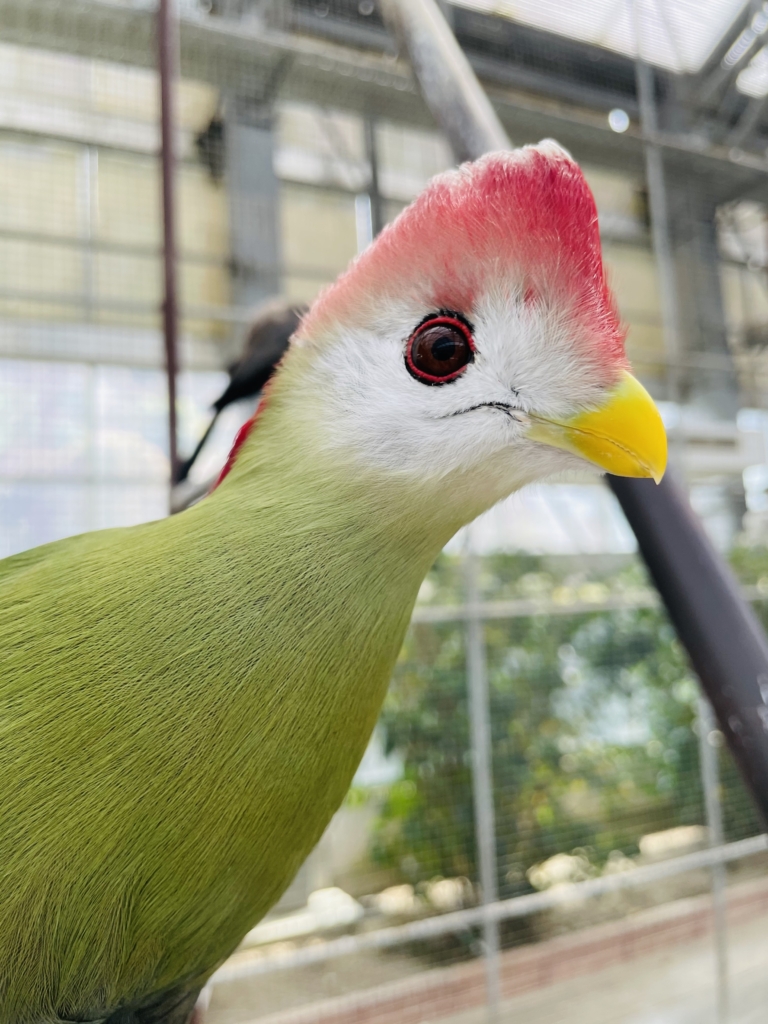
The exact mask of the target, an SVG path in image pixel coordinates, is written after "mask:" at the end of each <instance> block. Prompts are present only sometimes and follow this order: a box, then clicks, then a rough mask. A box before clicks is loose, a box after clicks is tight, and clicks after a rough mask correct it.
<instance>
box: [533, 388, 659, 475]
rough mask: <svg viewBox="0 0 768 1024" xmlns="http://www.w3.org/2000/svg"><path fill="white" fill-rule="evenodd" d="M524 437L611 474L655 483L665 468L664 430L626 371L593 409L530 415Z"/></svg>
mask: <svg viewBox="0 0 768 1024" xmlns="http://www.w3.org/2000/svg"><path fill="white" fill-rule="evenodd" d="M528 437H530V438H531V439H532V440H534V441H540V442H541V443H542V444H548V445H552V446H553V447H554V448H562V449H563V450H564V451H567V452H572V453H573V454H574V455H579V456H581V458H582V459H586V460H587V461H588V462H592V463H594V464H595V465H596V466H599V467H600V468H601V469H604V470H606V471H607V472H608V473H613V474H614V475H615V476H649V477H653V479H654V480H655V481H656V483H658V482H659V481H660V480H661V478H662V477H663V476H664V470H665V469H666V467H667V435H666V433H665V431H664V424H663V423H662V422H661V416H660V415H659V410H658V409H657V408H656V406H655V405H654V402H653V399H652V398H651V396H650V395H649V394H648V392H647V391H646V390H645V388H644V387H643V385H642V384H641V383H640V382H639V381H638V380H636V379H635V378H634V377H633V376H632V374H631V373H627V372H626V371H625V372H623V373H622V376H621V380H620V381H619V383H618V385H617V386H616V387H615V388H614V389H613V390H612V391H611V392H610V393H609V395H608V397H607V399H606V401H605V402H604V403H603V404H602V405H600V406H599V407H598V408H597V409H592V410H590V411H589V412H580V413H579V414H578V415H577V416H574V417H573V418H572V419H569V420H563V421H558V420H550V419H544V418H543V417H538V416H535V415H532V416H531V426H530V428H529V429H528Z"/></svg>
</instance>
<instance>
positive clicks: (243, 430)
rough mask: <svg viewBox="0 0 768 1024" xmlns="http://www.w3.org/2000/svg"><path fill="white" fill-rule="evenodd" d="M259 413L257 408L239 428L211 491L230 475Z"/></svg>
mask: <svg viewBox="0 0 768 1024" xmlns="http://www.w3.org/2000/svg"><path fill="white" fill-rule="evenodd" d="M258 415H259V410H258V409H257V410H256V412H255V413H254V414H253V416H251V418H250V419H249V420H246V421H245V423H244V424H243V425H242V427H240V429H239V430H238V432H237V434H236V435H235V440H234V442H233V444H232V447H231V448H230V449H229V455H228V456H227V461H226V462H225V463H224V468H223V469H222V471H221V472H220V473H219V475H218V477H217V479H216V483H215V484H214V485H213V487H212V488H211V490H210V491H209V493H212V492H213V491H215V490H216V488H217V487H218V486H219V484H220V483H221V482H222V481H223V480H225V479H226V478H227V477H228V476H229V472H230V470H231V469H232V467H233V466H234V464H235V459H236V458H237V456H238V454H239V452H240V449H241V448H242V447H243V445H244V444H245V442H246V441H247V439H248V435H249V434H250V432H251V431H252V430H253V428H254V425H255V423H256V417H257V416H258Z"/></svg>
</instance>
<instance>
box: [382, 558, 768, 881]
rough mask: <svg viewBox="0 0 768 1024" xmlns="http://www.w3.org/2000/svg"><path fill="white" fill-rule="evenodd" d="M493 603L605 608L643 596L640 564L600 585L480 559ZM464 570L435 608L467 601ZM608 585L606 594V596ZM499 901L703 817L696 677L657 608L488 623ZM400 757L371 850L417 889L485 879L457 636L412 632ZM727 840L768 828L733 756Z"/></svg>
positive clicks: (393, 696) (396, 711)
mask: <svg viewBox="0 0 768 1024" xmlns="http://www.w3.org/2000/svg"><path fill="white" fill-rule="evenodd" d="M483 572H484V578H483V589H484V592H485V593H486V594H492V595H493V596H494V597H497V596H499V595H503V596H504V597H524V598H528V599H534V600H536V599H538V600H542V603H543V601H544V600H547V601H552V600H557V599H560V600H562V599H564V598H566V599H567V598H570V599H571V600H574V599H577V598H581V599H582V600H584V599H587V600H589V599H592V600H595V599H596V598H597V599H600V598H601V597H605V596H607V595H609V594H615V593H624V594H626V593H627V592H631V591H632V590H635V591H636V590H638V589H644V588H646V587H647V582H646V579H645V577H644V574H643V572H642V570H641V568H640V567H639V566H638V565H637V564H636V563H634V562H629V563H627V562H626V561H625V564H624V565H623V566H620V567H618V569H617V568H616V567H615V566H613V567H611V566H609V567H608V568H607V570H606V572H604V573H603V574H602V576H598V575H595V574H594V573H592V574H591V575H590V576H586V575H585V574H584V573H583V572H579V571H574V566H573V563H572V562H561V563H559V564H558V563H557V562H555V561H553V560H551V559H550V560H546V561H545V560H542V559H536V558H531V557H529V556H517V555H497V556H494V557H491V558H486V559H484V561H483ZM459 581H460V573H459V571H458V565H457V560H456V559H453V558H451V557H449V556H446V555H444V556H443V557H442V558H441V560H440V561H439V562H438V564H437V565H436V566H435V568H434V570H433V572H432V573H431V575H430V577H429V578H428V580H427V583H426V585H425V591H424V595H425V596H426V598H427V600H429V601H432V602H439V603H441V604H444V603H454V604H455V603H458V602H459V601H460V582H459ZM596 588H597V589H596ZM485 635H486V644H487V652H488V668H489V681H490V689H491V719H492V737H493V770H494V781H495V799H496V818H497V821H496V825H497V855H498V864H499V882H500V889H501V895H502V896H503V897H505V896H512V895H516V894H519V893H521V892H526V891H530V885H529V883H528V881H527V871H528V869H529V868H530V867H531V866H532V865H533V864H535V863H538V862H540V861H542V860H545V859H546V858H548V857H550V856H552V855H553V854H555V853H558V852H563V851H564V852H572V851H577V852H580V853H582V854H583V855H585V856H586V857H587V858H588V859H589V860H590V862H591V863H592V864H593V865H594V866H595V867H596V868H599V867H601V866H602V865H603V863H604V862H605V861H606V859H607V858H608V856H609V855H610V853H611V851H614V850H618V851H621V852H623V853H625V854H632V853H636V852H637V849H638V848H637V842H638V839H639V838H640V836H642V835H643V834H645V833H648V832H653V831H657V830H661V829H667V828H672V827H674V826H676V825H687V824H694V823H702V822H703V820H704V812H703V801H702V792H701V782H700V776H699V763H698V738H697V735H696V732H695V726H696V696H697V687H696V683H695V679H694V677H693V676H692V673H691V671H690V669H689V668H688V665H687V661H686V658H685V654H684V652H683V650H682V648H681V646H680V644H679V643H678V641H677V640H676V638H675V635H674V631H673V630H672V627H671V626H670V625H669V623H668V621H667V619H666V616H665V615H664V613H663V612H662V611H661V610H660V609H655V608H633V609H623V610H620V611H613V612H610V613H605V612H592V613H583V614H579V615H577V616H569V615H547V614H535V615H531V616H527V617H521V618H515V619H508V620H495V621H491V622H489V623H487V624H486V630H485ZM383 721H384V724H385V726H386V729H387V736H388V742H389V744H390V745H391V746H392V747H396V748H397V749H398V750H399V751H400V752H401V754H402V755H403V757H404V764H405V770H404V776H403V778H402V779H401V780H400V781H399V782H397V783H396V784H395V785H394V786H393V787H392V789H391V791H390V793H389V795H388V798H387V800H386V802H385V805H384V808H383V810H382V814H381V817H380V820H379V823H378V827H377V829H376V832H375V835H374V840H373V855H374V858H375V859H376V860H377V861H378V862H379V863H381V864H383V865H386V866H388V867H391V868H395V869H397V870H398V871H399V872H400V874H401V876H402V877H403V878H404V879H405V880H408V881H411V882H418V881H422V880H426V879H429V878H432V877H434V876H435V875H444V876H458V875H465V876H467V877H469V878H472V879H474V878H476V869H475V840H474V825H473V809H472V785H471V774H470V758H469V723H468V717H467V704H466V692H465V666H464V650H463V630H462V627H461V625H460V624H453V623H451V624H439V625H427V624H415V625H414V626H413V627H412V628H411V630H410V632H409V635H408V638H407V641H406V644H405V646H404V648H403V652H402V655H401V658H400V661H399V663H398V666H397V670H396V672H395V677H394V679H393V682H392V686H391V690H390V694H389V697H388V700H387V704H386V706H385V710H384V717H383ZM723 790H724V797H725V800H724V803H725V819H726V830H727V834H728V836H729V837H732V838H736V837H737V836H741V835H749V834H754V833H755V832H756V831H758V830H759V825H758V822H757V818H756V816H755V814H754V811H753V810H752V808H751V805H750V803H749V800H748V798H747V796H746V794H745V792H744V790H743V787H742V786H741V783H740V780H739V778H738V775H737V773H736V771H735V769H734V767H733V765H732V763H731V762H730V758H729V757H727V756H726V757H724V758H723Z"/></svg>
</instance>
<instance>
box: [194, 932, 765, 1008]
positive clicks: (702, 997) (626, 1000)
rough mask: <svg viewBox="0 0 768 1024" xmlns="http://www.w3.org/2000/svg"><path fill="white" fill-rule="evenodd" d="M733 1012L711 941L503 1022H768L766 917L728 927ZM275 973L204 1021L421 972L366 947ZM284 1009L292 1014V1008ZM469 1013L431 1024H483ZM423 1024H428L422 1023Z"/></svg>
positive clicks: (518, 1004)
mask: <svg viewBox="0 0 768 1024" xmlns="http://www.w3.org/2000/svg"><path fill="white" fill-rule="evenodd" d="M728 946H729V976H730V1004H731V1012H730V1014H729V1017H728V1020H727V1022H720V1021H718V1020H717V1014H716V1009H715V999H716V995H715V976H716V967H715V957H714V950H713V942H712V939H711V938H706V939H699V940H695V941H691V942H686V943H681V944H679V945H677V946H674V947H666V948H662V949H660V950H657V951H654V952H652V953H649V954H647V955H645V956H641V957H637V958H635V959H633V960H630V961H627V962H624V963H621V964H618V965H616V966H613V967H609V968H606V969H604V970H598V971H590V972H589V973H588V974H584V975H582V976H580V977H577V978H572V979H568V980H565V981H560V982H557V983H555V984H553V985H548V986H546V987H544V988H539V989H536V990H535V991H532V992H528V993H526V994H525V995H522V996H518V997H516V998H514V999H511V1000H508V1001H505V1002H504V1003H503V1005H502V1007H501V1013H500V1015H499V1020H498V1024H766V1022H768V916H766V915H764V914H763V915H761V916H759V917H755V918H752V919H750V920H749V921H747V922H742V923H740V924H737V925H732V926H731V927H730V928H729V932H728ZM345 960H346V961H347V962H346V963H345V962H344V961H343V960H342V961H338V962H335V963H329V964H325V965H317V966H316V967H313V968H311V969H305V970H303V971H296V972H294V971H289V972H282V971H280V972H276V973H275V974H271V975H266V976H263V977H261V978H254V979H249V980H247V981H245V980H244V981H240V982H236V983H231V984H226V985H221V986H217V987H216V988H215V989H214V991H213V998H212V1001H211V1005H210V1008H209V1011H208V1013H207V1014H206V1018H205V1024H246V1022H248V1024H250V1022H254V1024H255V1022H263V1024H268V1022H272V1021H273V1022H274V1024H278V1021H277V1016H279V1017H280V1018H281V1021H280V1024H290V1022H291V1018H292V1016H293V1014H294V1013H296V1012H297V1011H298V1018H297V1024H309V1022H311V1020H312V1018H313V1017H314V1014H313V1012H312V1007H313V1004H314V1005H316V1006H317V1009H318V1011H319V1012H318V1014H317V1018H318V1020H319V1021H322V1022H324V1024H327V1022H328V1021H329V1020H330V1019H332V1018H333V1014H331V1016H330V1017H329V1015H328V1010H327V1005H328V1004H327V1003H326V1004H325V1007H324V1006H323V1003H324V1002H325V1001H326V1000H327V999H328V997H333V996H338V995H339V994H341V993H343V992H346V993H351V992H353V991H355V990H356V991H358V992H360V991H364V990H365V989H366V988H368V987H369V986H371V985H373V986H375V985H377V984H382V983H386V982H387V981H389V982H392V981H395V980H399V981H402V980H404V978H406V977H408V976H411V977H414V976H415V975H418V974H419V973H421V971H420V970H419V966H418V961H414V960H413V959H408V958H405V957H403V958H401V957H386V958H382V957H381V956H377V955H376V954H369V955H363V954H361V955H360V956H356V957H350V958H345ZM286 1011H288V1013H287V1015H286ZM486 1021H487V1015H486V1013H485V1011H484V1010H481V1009H477V1010H470V1011H467V1012H464V1013H461V1014H457V1015H456V1016H453V1017H447V1018H442V1019H441V1020H440V1021H439V1022H438V1021H434V1022H432V1021H430V1024H486ZM425 1024H426V1021H425Z"/></svg>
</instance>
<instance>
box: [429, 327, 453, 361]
mask: <svg viewBox="0 0 768 1024" xmlns="http://www.w3.org/2000/svg"><path fill="white" fill-rule="evenodd" d="M455 353H456V342H455V341H454V340H453V338H452V337H450V335H448V334H443V335H442V336H441V337H439V338H437V339H436V340H435V341H433V342H432V355H433V356H434V357H435V359H437V360H438V362H441V363H445V362H448V360H449V359H453V357H454V355H455Z"/></svg>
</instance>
